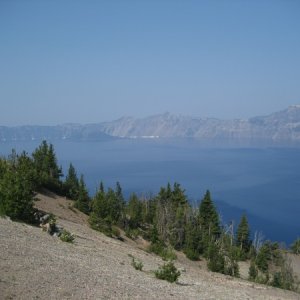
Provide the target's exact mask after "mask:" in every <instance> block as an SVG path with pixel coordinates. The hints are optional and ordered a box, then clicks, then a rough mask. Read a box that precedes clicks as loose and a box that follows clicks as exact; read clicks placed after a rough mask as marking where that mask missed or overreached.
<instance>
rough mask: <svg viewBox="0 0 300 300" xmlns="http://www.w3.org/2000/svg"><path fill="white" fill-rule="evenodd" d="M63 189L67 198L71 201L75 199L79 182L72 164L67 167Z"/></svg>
mask: <svg viewBox="0 0 300 300" xmlns="http://www.w3.org/2000/svg"><path fill="white" fill-rule="evenodd" d="M64 188H65V192H66V196H67V197H69V198H71V199H72V200H76V199H77V197H78V194H79V180H78V177H77V174H76V170H75V168H74V166H73V165H72V163H71V164H70V166H69V170H68V174H67V176H66V180H65V182H64Z"/></svg>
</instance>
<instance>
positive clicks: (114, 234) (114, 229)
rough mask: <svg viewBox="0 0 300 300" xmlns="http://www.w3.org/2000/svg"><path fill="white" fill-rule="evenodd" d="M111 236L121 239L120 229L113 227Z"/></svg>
mask: <svg viewBox="0 0 300 300" xmlns="http://www.w3.org/2000/svg"><path fill="white" fill-rule="evenodd" d="M111 234H112V235H113V236H115V237H116V238H120V236H121V232H120V229H119V228H117V227H114V226H113V227H112V228H111Z"/></svg>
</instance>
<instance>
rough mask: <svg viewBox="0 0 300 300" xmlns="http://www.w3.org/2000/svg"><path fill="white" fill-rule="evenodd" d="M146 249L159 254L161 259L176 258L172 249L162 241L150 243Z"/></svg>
mask: <svg viewBox="0 0 300 300" xmlns="http://www.w3.org/2000/svg"><path fill="white" fill-rule="evenodd" d="M148 250H149V251H150V252H153V253H155V254H157V255H159V256H160V257H161V258H162V259H163V260H175V259H177V256H176V254H175V253H174V251H173V249H172V248H168V247H166V246H165V245H164V244H163V243H162V242H156V243H151V245H150V246H149V248H148Z"/></svg>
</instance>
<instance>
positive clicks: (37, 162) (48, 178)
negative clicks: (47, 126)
mask: <svg viewBox="0 0 300 300" xmlns="http://www.w3.org/2000/svg"><path fill="white" fill-rule="evenodd" d="M32 157H33V162H34V167H35V173H36V182H37V184H38V186H39V187H45V188H48V189H50V190H53V191H55V192H61V182H60V177H61V176H62V170H61V168H60V167H58V165H57V159H56V155H55V152H54V147H53V145H52V144H50V145H48V143H47V142H46V141H43V142H42V143H41V145H40V146H39V147H38V148H37V149H36V150H35V151H34V152H33V153H32Z"/></svg>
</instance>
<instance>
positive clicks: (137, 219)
mask: <svg viewBox="0 0 300 300" xmlns="http://www.w3.org/2000/svg"><path fill="white" fill-rule="evenodd" d="M142 209H143V204H142V202H141V201H140V200H139V199H138V197H137V195H136V194H132V195H131V196H130V198H129V201H128V204H127V209H126V211H127V214H128V216H129V218H130V219H129V227H130V228H132V229H133V228H137V227H139V226H140V224H141V222H142Z"/></svg>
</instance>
